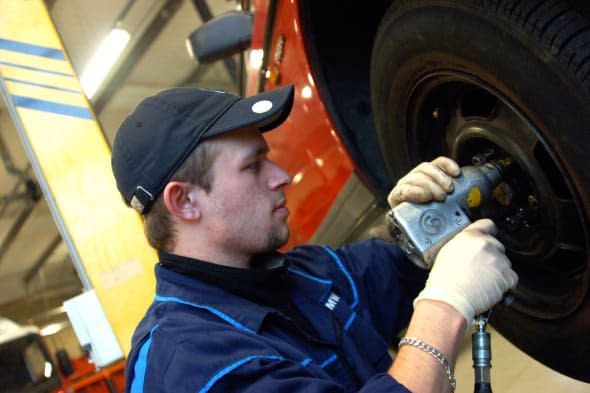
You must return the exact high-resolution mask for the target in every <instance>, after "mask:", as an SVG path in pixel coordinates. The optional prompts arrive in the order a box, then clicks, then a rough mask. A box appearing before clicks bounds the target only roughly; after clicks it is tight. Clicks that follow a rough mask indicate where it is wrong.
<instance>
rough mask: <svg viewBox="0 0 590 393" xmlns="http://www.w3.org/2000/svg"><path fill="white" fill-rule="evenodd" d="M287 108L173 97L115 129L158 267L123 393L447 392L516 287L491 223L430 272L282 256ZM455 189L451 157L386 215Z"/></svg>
mask: <svg viewBox="0 0 590 393" xmlns="http://www.w3.org/2000/svg"><path fill="white" fill-rule="evenodd" d="M292 104H293V86H286V87H282V88H279V89H276V90H273V91H270V92H265V93H261V94H258V95H256V96H252V97H247V98H240V97H236V96H234V95H231V94H227V93H224V92H219V91H213V90H206V89H198V88H175V89H170V90H166V91H163V92H161V93H159V94H157V95H155V96H152V97H149V98H147V99H145V100H144V101H142V102H141V103H140V104H139V105H138V106H137V107H136V108H135V109H134V111H133V112H132V113H131V114H129V115H128V116H127V118H126V119H125V120H124V121H123V122H122V124H121V126H120V128H119V130H118V132H117V135H116V137H115V141H114V146H113V156H112V166H113V171H114V174H115V177H116V180H117V185H118V188H119V190H120V191H121V193H122V194H123V196H124V199H125V201H126V202H127V203H128V204H129V205H131V206H132V207H133V208H134V209H136V210H137V211H138V212H139V213H141V214H142V215H143V217H144V221H145V228H146V235H147V237H148V240H149V242H150V244H151V245H152V246H154V247H155V248H156V249H157V250H158V255H159V263H158V264H157V265H156V267H155V274H156V278H157V287H156V295H155V300H154V302H153V304H152V305H151V306H150V308H149V309H148V311H147V313H146V315H145V317H144V319H143V320H142V321H141V323H140V324H139V326H138V327H137V330H136V332H135V334H134V337H133V342H132V349H131V351H130V353H129V356H128V361H127V370H126V372H127V391H129V392H171V393H181V392H190V393H195V392H256V393H259V392H282V393H290V392H306V393H314V392H407V391H412V392H448V391H451V390H453V387H452V383H451V382H453V383H454V378H453V373H452V368H453V365H454V362H455V359H456V356H457V352H458V349H459V347H460V343H461V339H462V337H463V335H464V333H465V332H466V329H467V327H468V326H469V324H470V323H471V321H472V319H473V317H474V315H476V314H478V313H481V312H484V311H485V310H487V309H489V308H490V307H492V306H493V305H494V304H495V303H497V302H498V301H500V299H501V298H502V295H503V293H504V292H505V291H507V290H508V289H510V288H512V287H514V286H515V285H516V282H517V276H516V274H515V273H514V272H513V271H512V270H511V267H510V262H509V261H508V259H507V258H506V256H505V254H504V248H503V246H502V245H501V243H500V242H499V241H498V240H496V239H495V238H494V236H493V235H494V233H495V226H494V224H493V223H492V222H491V221H490V220H479V221H476V222H475V223H473V224H472V225H470V226H469V227H467V228H466V229H465V230H464V231H462V232H461V233H460V234H458V235H457V236H456V237H455V238H454V239H453V240H451V241H450V242H449V243H447V245H445V247H444V248H443V249H442V250H441V251H440V253H439V255H438V257H437V259H436V261H435V263H434V267H433V268H432V270H431V271H430V272H428V271H425V270H423V269H421V268H420V267H418V266H416V265H414V264H413V263H412V262H410V261H409V260H408V259H407V258H406V257H405V256H404V255H403V253H402V252H401V251H400V249H399V248H398V247H396V246H394V245H391V244H389V243H387V242H383V241H380V240H375V239H371V240H365V241H362V242H359V243H357V244H350V245H346V246H344V247H342V248H338V249H331V248H328V247H323V246H320V245H308V246H301V247H296V248H294V249H292V250H290V251H288V252H286V253H284V254H281V253H279V252H277V251H276V250H277V249H278V248H280V247H281V246H283V245H284V244H286V242H287V238H288V236H289V229H288V227H287V217H288V215H289V211H288V209H287V207H286V202H287V201H286V198H285V188H286V187H287V186H288V185H289V183H290V181H291V178H290V176H289V174H288V173H287V172H285V170H283V169H282V168H281V167H279V166H278V165H277V164H275V163H274V162H273V161H271V160H269V158H268V146H267V144H266V142H265V140H264V138H263V136H262V134H261V133H262V132H266V131H269V130H271V129H273V128H275V127H276V126H278V125H279V124H281V123H282V122H283V121H284V120H285V119H286V118H287V116H288V115H289V113H290V110H291V107H292ZM458 174H459V168H458V166H457V164H456V163H455V162H454V161H452V160H450V159H448V158H444V157H440V158H438V159H436V160H434V161H433V162H431V163H423V164H421V165H420V166H418V167H417V168H415V169H414V170H413V171H411V172H410V173H409V174H408V175H407V176H405V177H404V178H402V179H401V180H400V181H399V182H398V184H397V185H396V187H394V189H393V190H392V192H391V194H390V196H389V202H390V204H392V205H395V204H397V203H399V202H401V201H404V200H408V201H415V202H426V201H429V200H432V199H437V200H442V199H444V198H445V195H446V193H447V192H451V191H452V185H451V184H452V183H451V181H450V179H451V177H452V176H456V175H458ZM427 276H428V280H427V281H426V278H427ZM425 281H426V284H425ZM410 318H411V320H410ZM408 322H409V326H408ZM406 327H407V331H406V333H405V334H406V337H407V338H405V339H403V340H402V341H401V342H402V345H401V346H400V349H399V352H398V353H397V355H396V357H395V361H393V363H392V359H391V357H390V354H389V352H388V348H389V346H390V344H391V343H392V342H394V339H395V337H396V335H398V334H399V333H400V331H402V330H403V329H404V328H406Z"/></svg>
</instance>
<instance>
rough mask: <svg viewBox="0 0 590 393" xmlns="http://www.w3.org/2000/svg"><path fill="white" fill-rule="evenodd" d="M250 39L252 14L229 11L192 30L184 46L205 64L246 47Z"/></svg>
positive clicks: (193, 56)
mask: <svg viewBox="0 0 590 393" xmlns="http://www.w3.org/2000/svg"><path fill="white" fill-rule="evenodd" d="M251 40H252V14H251V13H250V12H247V11H229V12H226V13H224V14H222V15H219V16H218V17H216V18H213V19H211V20H210V21H208V22H207V23H205V24H203V25H202V26H200V27H199V28H198V29H197V30H195V31H193V32H192V33H191V34H190V35H189V36H188V38H187V39H186V47H187V50H188V52H189V55H190V56H191V57H192V58H194V59H196V60H197V61H199V62H200V63H203V64H206V63H212V62H214V61H216V60H220V59H223V58H226V57H229V56H232V55H235V54H237V53H240V52H242V51H244V50H246V49H248V47H249V46H250V41H251Z"/></svg>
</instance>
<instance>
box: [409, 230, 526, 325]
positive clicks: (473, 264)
mask: <svg viewBox="0 0 590 393" xmlns="http://www.w3.org/2000/svg"><path fill="white" fill-rule="evenodd" d="M495 234H496V226H495V225H494V223H493V221H491V220H489V219H481V220H478V221H475V222H474V223H472V224H471V225H469V226H467V227H466V228H465V229H464V230H463V231H461V232H459V233H458V234H457V235H456V236H455V237H454V238H453V239H451V240H450V241H449V242H448V243H447V244H445V245H444V246H443V248H441V250H440V251H439V253H438V255H437V257H436V260H435V262H434V266H433V267H432V270H431V271H430V275H429V276H428V280H427V282H426V286H425V287H424V289H423V290H422V292H420V294H419V295H418V297H417V298H416V299H415V300H414V304H416V303H417V302H419V301H421V300H425V299H429V300H437V301H441V302H444V303H447V304H449V305H450V306H452V307H453V308H455V309H456V310H457V311H458V312H460V313H461V314H462V315H463V316H464V317H465V319H466V320H467V326H469V325H470V324H471V321H472V320H473V318H474V316H475V315H477V314H480V313H483V312H484V311H487V310H489V309H490V308H492V306H493V305H494V304H496V303H498V302H499V301H500V300H502V296H503V295H504V293H505V292H506V291H507V290H509V289H511V288H514V287H515V286H516V284H517V282H518V276H517V275H516V273H515V272H514V271H513V270H512V268H511V263H510V261H509V260H508V258H507V257H506V254H505V253H504V252H505V249H504V246H503V245H502V243H500V241H498V240H497V239H496V238H495V237H494V235H495Z"/></svg>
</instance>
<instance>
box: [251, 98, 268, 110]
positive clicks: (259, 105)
mask: <svg viewBox="0 0 590 393" xmlns="http://www.w3.org/2000/svg"><path fill="white" fill-rule="evenodd" d="M271 108H272V102H271V101H269V100H260V101H258V102H255V103H254V105H252V112H254V113H264V112H268V111H269V110H270V109H271Z"/></svg>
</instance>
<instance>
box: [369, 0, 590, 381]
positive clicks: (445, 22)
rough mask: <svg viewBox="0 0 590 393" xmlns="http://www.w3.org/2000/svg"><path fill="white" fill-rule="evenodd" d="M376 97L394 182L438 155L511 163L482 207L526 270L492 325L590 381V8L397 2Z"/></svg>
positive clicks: (376, 77)
mask: <svg viewBox="0 0 590 393" xmlns="http://www.w3.org/2000/svg"><path fill="white" fill-rule="evenodd" d="M371 95H372V110H373V116H374V119H375V124H376V128H377V133H378V136H379V142H380V146H381V149H382V152H383V155H384V157H385V160H386V162H387V166H388V170H389V173H390V175H391V176H392V178H393V179H397V178H399V177H401V176H402V175H403V174H405V173H406V172H407V171H408V170H410V169H411V168H412V167H414V166H415V165H417V164H418V163H420V162H422V161H430V160H432V159H433V158H435V157H437V156H439V155H446V156H450V157H453V158H454V159H455V160H456V161H457V162H459V164H461V165H467V164H471V163H472V162H474V161H478V160H481V159H484V160H485V159H498V160H499V159H503V160H506V159H507V160H509V161H510V162H511V163H512V164H511V165H510V168H511V169H510V170H509V171H507V175H506V180H505V182H504V183H503V184H502V188H503V190H504V193H501V192H500V194H499V195H496V198H495V199H494V200H493V201H492V202H490V206H488V207H486V209H484V210H482V211H481V212H480V215H481V216H489V217H492V218H493V219H494V221H495V222H496V224H497V226H498V230H499V231H498V237H499V238H500V240H502V241H503V242H504V244H505V245H506V246H507V254H508V256H509V257H510V259H511V261H512V263H513V267H514V269H515V270H516V271H517V273H518V274H519V284H518V286H517V288H516V289H515V290H514V292H513V293H512V296H511V299H512V300H513V301H512V304H511V305H510V306H508V307H507V306H505V305H498V306H496V307H495V308H494V309H493V311H492V313H491V323H492V324H493V326H494V327H495V328H496V329H497V330H498V331H499V332H500V333H501V334H502V335H503V336H505V337H506V338H507V339H508V340H510V341H511V342H512V343H513V344H514V345H516V346H517V347H519V348H520V349H522V350H523V351H524V352H526V353H528V354H529V355H530V356H532V357H533V358H535V359H537V360H538V361H540V362H542V363H544V364H545V365H547V366H549V367H551V368H553V369H555V370H557V371H559V372H561V373H564V374H566V375H568V376H570V377H573V378H576V379H579V380H582V381H586V382H590V368H589V367H588V362H587V360H586V359H588V356H589V354H590V291H589V285H590V284H589V282H590V262H589V261H590V252H589V239H590V214H589V213H590V192H589V191H590V170H589V168H588V157H589V155H588V154H589V153H588V152H589V151H590V129H589V128H590V12H589V10H588V6H587V5H585V4H583V2H578V3H576V2H573V1H559V0H557V1H542V0H524V1H523V0H520V1H519V0H495V1H493V0H490V1H473V0H472V1H458V0H457V1H440V0H430V1H425V0H406V1H395V2H394V3H393V4H392V5H391V6H390V8H389V10H388V11H387V13H386V14H385V15H384V17H383V19H382V21H381V24H380V26H379V29H378V32H377V35H376V39H375V43H374V47H373V51H372V64H371ZM501 195H503V198H502V197H501ZM474 218H477V217H474Z"/></svg>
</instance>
